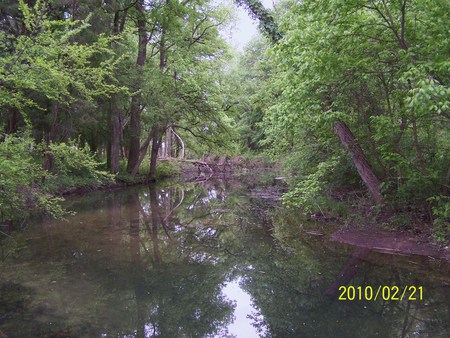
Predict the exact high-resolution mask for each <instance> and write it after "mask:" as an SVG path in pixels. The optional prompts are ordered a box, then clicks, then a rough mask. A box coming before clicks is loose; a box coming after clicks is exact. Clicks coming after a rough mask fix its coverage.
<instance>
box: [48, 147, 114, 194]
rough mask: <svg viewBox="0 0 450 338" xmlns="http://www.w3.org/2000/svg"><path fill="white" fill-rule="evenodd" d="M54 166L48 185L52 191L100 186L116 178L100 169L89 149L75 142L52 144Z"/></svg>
mask: <svg viewBox="0 0 450 338" xmlns="http://www.w3.org/2000/svg"><path fill="white" fill-rule="evenodd" d="M47 151H50V153H51V155H52V156H53V160H54V166H53V168H52V174H51V175H49V176H48V178H47V181H46V185H47V186H48V187H49V188H50V189H51V190H59V189H66V188H68V187H71V186H99V185H102V184H104V183H109V182H111V181H113V179H114V176H113V175H111V174H109V173H108V172H106V171H102V170H100V169H99V167H100V166H101V163H98V162H97V160H96V159H95V156H94V155H92V154H91V152H90V150H89V148H88V147H87V146H85V147H79V146H78V145H77V144H76V143H75V141H69V142H68V143H59V144H56V143H52V144H51V145H50V149H49V150H47Z"/></svg>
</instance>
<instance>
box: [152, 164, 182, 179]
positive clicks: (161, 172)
mask: <svg viewBox="0 0 450 338" xmlns="http://www.w3.org/2000/svg"><path fill="white" fill-rule="evenodd" d="M181 166H182V163H181V162H177V161H162V162H159V163H158V164H157V166H156V177H157V178H164V177H170V176H173V175H178V174H180V173H181Z"/></svg>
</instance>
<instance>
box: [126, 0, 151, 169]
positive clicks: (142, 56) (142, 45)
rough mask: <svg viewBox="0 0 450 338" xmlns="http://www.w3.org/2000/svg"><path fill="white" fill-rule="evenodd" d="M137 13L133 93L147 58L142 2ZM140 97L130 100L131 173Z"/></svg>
mask: <svg viewBox="0 0 450 338" xmlns="http://www.w3.org/2000/svg"><path fill="white" fill-rule="evenodd" d="M135 8H136V11H137V13H138V17H137V27H138V35H139V45H138V55H137V60H136V82H135V91H139V90H140V89H141V86H142V72H143V69H142V68H143V66H144V64H145V60H146V58H147V42H148V38H147V31H146V27H145V26H146V19H145V10H144V1H143V0H142V1H138V2H137V3H136V5H135ZM140 101H141V97H140V94H136V95H134V96H133V97H132V99H131V107H130V131H129V150H128V165H127V171H128V172H129V173H131V172H132V170H133V169H134V167H135V166H136V163H137V162H138V161H139V150H140V146H141V145H140V137H141V102H140Z"/></svg>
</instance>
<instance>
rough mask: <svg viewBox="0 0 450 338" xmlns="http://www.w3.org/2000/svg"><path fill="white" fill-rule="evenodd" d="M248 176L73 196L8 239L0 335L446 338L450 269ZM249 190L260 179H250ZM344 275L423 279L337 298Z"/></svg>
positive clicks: (358, 279)
mask: <svg viewBox="0 0 450 338" xmlns="http://www.w3.org/2000/svg"><path fill="white" fill-rule="evenodd" d="M250 188H252V187H249V186H246V185H245V184H244V183H243V182H235V181H228V182H227V181H215V182H207V183H202V184H183V185H180V184H171V183H168V184H165V185H164V186H158V187H153V186H151V187H148V186H144V187H137V188H129V189H126V190H123V191H119V192H104V193H95V194H92V195H88V196H83V197H76V198H70V199H69V200H68V201H67V207H68V208H69V209H70V210H73V211H75V212H76V214H75V215H74V216H70V217H68V219H67V221H63V222H61V221H49V220H43V221H40V222H35V223H34V224H31V223H30V224H27V225H25V226H24V229H21V231H17V232H13V233H11V234H10V235H11V237H6V236H3V237H1V242H0V243H1V248H0V259H1V260H0V330H1V332H0V336H1V335H2V334H3V335H5V336H7V337H246V338H247V337H447V334H448V332H449V318H450V316H449V311H450V299H449V297H448V295H449V294H448V291H449V284H450V283H449V282H450V277H449V266H448V264H447V263H446V262H444V261H440V260H438V259H434V258H431V257H414V256H393V255H383V254H377V253H372V252H368V251H364V252H361V250H360V249H356V248H353V247H351V246H344V245H341V244H337V243H334V242H331V241H329V240H328V239H327V236H315V235H314V231H316V230H317V228H318V227H319V228H321V229H320V230H321V231H323V232H329V231H330V229H329V228H330V227H332V225H331V224H321V223H318V222H311V221H309V220H307V219H306V218H303V217H302V216H301V215H299V214H298V212H295V211H293V210H288V209H284V208H283V207H281V206H280V205H279V204H278V203H276V202H274V201H273V200H270V199H266V198H260V197H257V195H255V194H253V193H252V192H251V189H250ZM253 188H254V187H253ZM340 285H354V286H363V287H364V286H368V285H370V286H373V287H374V288H376V287H378V286H379V285H383V286H384V285H390V286H394V285H396V286H399V287H403V286H406V285H415V286H422V287H423V290H424V292H423V297H422V298H423V299H422V300H416V301H407V300H402V301H392V300H383V299H377V300H376V301H373V300H372V301H367V300H353V301H339V300H338V297H339V292H338V287H339V286H340Z"/></svg>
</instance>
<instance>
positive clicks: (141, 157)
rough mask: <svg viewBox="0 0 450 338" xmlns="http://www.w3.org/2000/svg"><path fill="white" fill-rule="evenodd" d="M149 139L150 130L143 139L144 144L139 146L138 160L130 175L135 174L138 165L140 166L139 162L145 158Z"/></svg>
mask: <svg viewBox="0 0 450 338" xmlns="http://www.w3.org/2000/svg"><path fill="white" fill-rule="evenodd" d="M151 139H152V132H150V133H149V134H148V136H147V139H146V140H145V142H144V144H143V145H142V147H141V150H140V155H139V161H138V162H137V163H136V165H135V166H134V168H133V171H132V172H131V177H134V176H136V174H137V173H138V171H139V167H140V166H141V163H142V161H143V160H144V158H145V154H147V149H148V146H149V144H150V141H151Z"/></svg>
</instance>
